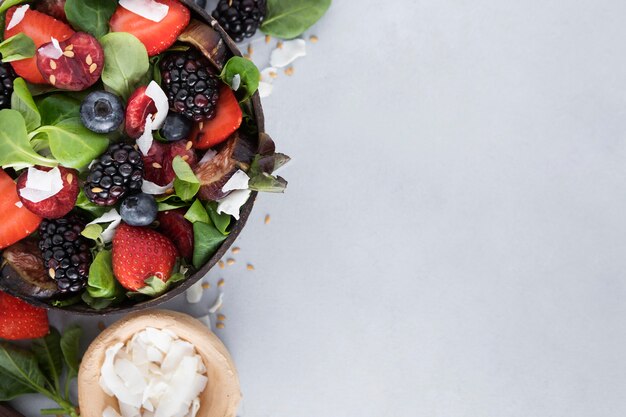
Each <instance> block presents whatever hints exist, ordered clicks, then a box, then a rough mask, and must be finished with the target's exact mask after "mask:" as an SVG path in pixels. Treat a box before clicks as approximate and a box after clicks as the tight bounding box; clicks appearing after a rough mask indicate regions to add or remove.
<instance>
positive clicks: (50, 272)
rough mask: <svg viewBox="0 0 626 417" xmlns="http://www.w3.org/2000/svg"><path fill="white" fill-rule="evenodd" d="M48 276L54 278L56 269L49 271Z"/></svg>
mask: <svg viewBox="0 0 626 417" xmlns="http://www.w3.org/2000/svg"><path fill="white" fill-rule="evenodd" d="M48 275H50V278H54V268H50V269H48Z"/></svg>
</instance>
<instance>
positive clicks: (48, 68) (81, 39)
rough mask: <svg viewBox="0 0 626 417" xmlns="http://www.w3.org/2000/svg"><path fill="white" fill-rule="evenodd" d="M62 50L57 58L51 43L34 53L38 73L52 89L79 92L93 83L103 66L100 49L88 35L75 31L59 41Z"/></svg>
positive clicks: (102, 53)
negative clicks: (53, 54)
mask: <svg viewBox="0 0 626 417" xmlns="http://www.w3.org/2000/svg"><path fill="white" fill-rule="evenodd" d="M59 46H60V47H61V50H62V51H64V52H63V55H61V56H60V57H58V58H51V57H50V53H56V51H57V50H56V49H54V47H53V46H52V43H51V42H49V43H46V44H44V45H42V46H41V48H39V49H38V50H37V67H38V68H39V72H41V74H42V75H43V76H44V78H45V79H46V80H48V82H49V83H50V84H52V85H53V86H55V87H57V88H61V89H64V90H70V91H82V90H85V89H87V88H89V87H91V86H92V85H94V84H95V83H96V81H98V80H99V79H100V75H101V74H102V68H103V66H104V50H103V49H102V46H101V45H100V43H99V42H98V40H97V39H96V38H94V37H93V36H91V35H90V34H88V33H84V32H78V33H75V34H74V35H72V36H71V37H70V38H69V39H67V40H65V41H63V42H60V43H59Z"/></svg>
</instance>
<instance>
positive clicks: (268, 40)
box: [265, 35, 272, 43]
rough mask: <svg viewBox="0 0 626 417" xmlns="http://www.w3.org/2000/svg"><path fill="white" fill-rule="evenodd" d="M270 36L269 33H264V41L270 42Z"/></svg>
mask: <svg viewBox="0 0 626 417" xmlns="http://www.w3.org/2000/svg"><path fill="white" fill-rule="evenodd" d="M271 40H272V37H271V36H270V35H265V43H270V41H271Z"/></svg>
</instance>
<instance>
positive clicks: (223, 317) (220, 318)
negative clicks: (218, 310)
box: [217, 314, 226, 321]
mask: <svg viewBox="0 0 626 417" xmlns="http://www.w3.org/2000/svg"><path fill="white" fill-rule="evenodd" d="M217 319H218V320H219V321H224V320H226V316H225V315H223V314H218V315H217Z"/></svg>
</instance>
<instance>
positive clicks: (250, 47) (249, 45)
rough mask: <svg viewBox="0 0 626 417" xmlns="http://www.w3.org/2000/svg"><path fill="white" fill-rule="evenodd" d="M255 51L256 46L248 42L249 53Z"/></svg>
mask: <svg viewBox="0 0 626 417" xmlns="http://www.w3.org/2000/svg"><path fill="white" fill-rule="evenodd" d="M253 53H254V48H252V44H251V43H249V44H248V55H250V56H252V54H253Z"/></svg>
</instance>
